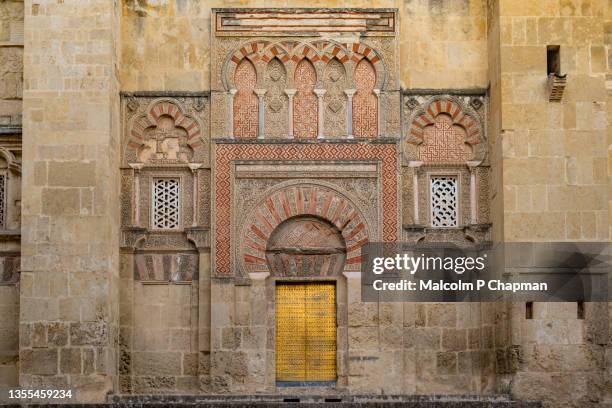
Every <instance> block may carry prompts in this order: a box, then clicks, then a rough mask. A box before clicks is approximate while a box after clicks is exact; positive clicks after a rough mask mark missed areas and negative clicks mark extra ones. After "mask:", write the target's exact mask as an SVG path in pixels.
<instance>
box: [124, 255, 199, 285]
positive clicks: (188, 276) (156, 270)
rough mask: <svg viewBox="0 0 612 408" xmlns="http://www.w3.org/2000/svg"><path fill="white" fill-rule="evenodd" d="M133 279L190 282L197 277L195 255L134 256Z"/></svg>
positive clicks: (196, 256) (196, 257) (196, 259)
mask: <svg viewBox="0 0 612 408" xmlns="http://www.w3.org/2000/svg"><path fill="white" fill-rule="evenodd" d="M134 262H135V265H134V266H135V267H134V279H136V280H137V281H153V282H191V281H192V280H193V279H196V278H197V276H198V255H197V254H156V253H139V254H136V256H135V259H134Z"/></svg>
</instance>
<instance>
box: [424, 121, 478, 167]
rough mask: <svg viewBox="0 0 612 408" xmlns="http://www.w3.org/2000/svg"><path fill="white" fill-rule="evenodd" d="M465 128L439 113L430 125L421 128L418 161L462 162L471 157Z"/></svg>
mask: <svg viewBox="0 0 612 408" xmlns="http://www.w3.org/2000/svg"><path fill="white" fill-rule="evenodd" d="M465 139H466V132H465V129H464V128H462V127H460V126H456V125H454V124H453V119H452V117H450V116H448V115H445V114H439V115H438V116H436V118H435V122H434V123H433V124H432V125H429V126H426V127H425V128H424V130H423V143H422V144H421V145H420V146H419V161H422V162H427V163H462V162H465V161H467V160H470V159H471V158H472V151H471V150H472V149H471V148H470V147H469V146H468V145H466V144H465Z"/></svg>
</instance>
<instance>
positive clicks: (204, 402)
mask: <svg viewBox="0 0 612 408" xmlns="http://www.w3.org/2000/svg"><path fill="white" fill-rule="evenodd" d="M109 403H111V404H112V405H109V406H116V407H126V408H128V407H134V408H136V407H140V406H145V405H146V406H162V405H163V406H165V407H194V406H198V407H211V408H212V407H214V408H238V407H265V406H287V407H296V408H299V407H303V408H306V407H321V408H322V407H326V408H335V407H338V408H339V407H364V408H365V407H368V408H370V407H371V408H396V407H398V408H399V407H408V408H412V407H414V408H417V407H441V408H497V407H499V408H501V407H504V408H541V407H542V404H541V403H540V402H537V401H516V400H513V399H511V398H510V397H509V396H506V395H494V396H477V395H463V396H458V395H278V394H275V395H206V396H203V395H176V396H175V395H114V396H110V397H109Z"/></svg>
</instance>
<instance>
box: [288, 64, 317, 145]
mask: <svg viewBox="0 0 612 408" xmlns="http://www.w3.org/2000/svg"><path fill="white" fill-rule="evenodd" d="M294 81H295V88H296V90H297V91H296V93H295V97H294V99H293V135H294V136H295V137H296V138H315V137H317V130H318V114H319V113H318V104H317V96H316V95H315V93H314V89H315V86H316V84H317V73H316V71H315V68H314V66H313V65H312V63H311V62H310V61H309V60H308V59H306V58H304V59H302V60H301V61H300V62H299V63H298V65H297V67H296V68H295V79H294Z"/></svg>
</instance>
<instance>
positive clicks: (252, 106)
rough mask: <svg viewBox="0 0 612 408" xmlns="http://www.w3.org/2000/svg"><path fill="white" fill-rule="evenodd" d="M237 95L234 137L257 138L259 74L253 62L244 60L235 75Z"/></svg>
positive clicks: (235, 97) (235, 100) (235, 99)
mask: <svg viewBox="0 0 612 408" xmlns="http://www.w3.org/2000/svg"><path fill="white" fill-rule="evenodd" d="M234 82H235V85H236V90H237V92H236V95H234V109H233V112H234V118H233V121H234V136H235V137H237V138H251V139H253V138H256V137H257V126H258V123H259V121H258V112H259V109H258V101H257V96H256V95H255V86H256V85H257V73H256V72H255V67H254V66H253V64H252V63H251V61H249V60H247V59H243V60H242V61H240V63H239V64H238V66H237V67H236V72H235V73H234Z"/></svg>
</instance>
